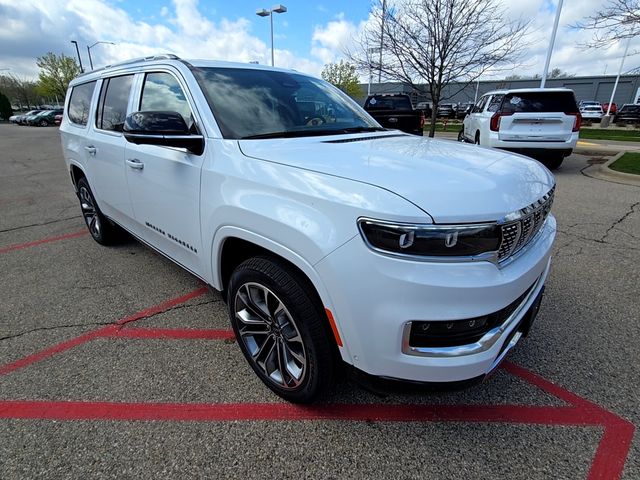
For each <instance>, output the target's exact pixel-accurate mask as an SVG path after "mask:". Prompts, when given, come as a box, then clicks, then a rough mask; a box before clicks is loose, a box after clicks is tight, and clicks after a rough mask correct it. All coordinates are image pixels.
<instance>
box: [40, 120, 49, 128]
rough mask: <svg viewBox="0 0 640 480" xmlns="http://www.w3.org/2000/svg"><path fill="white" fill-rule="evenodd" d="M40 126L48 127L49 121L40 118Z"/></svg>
mask: <svg viewBox="0 0 640 480" xmlns="http://www.w3.org/2000/svg"><path fill="white" fill-rule="evenodd" d="M40 126H41V127H48V126H49V122H48V121H47V120H40Z"/></svg>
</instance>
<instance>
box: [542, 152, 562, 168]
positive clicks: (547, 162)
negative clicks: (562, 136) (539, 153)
mask: <svg viewBox="0 0 640 480" xmlns="http://www.w3.org/2000/svg"><path fill="white" fill-rule="evenodd" d="M563 161H564V155H555V156H553V157H547V158H543V159H541V160H540V162H541V163H542V164H543V165H544V166H545V167H547V168H548V169H549V170H556V169H558V168H560V165H562V162H563Z"/></svg>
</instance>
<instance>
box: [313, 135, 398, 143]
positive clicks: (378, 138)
mask: <svg viewBox="0 0 640 480" xmlns="http://www.w3.org/2000/svg"><path fill="white" fill-rule="evenodd" d="M406 136H407V135H406V134H402V133H399V134H396V135H376V136H375V137H356V138H343V139H340V140H326V141H325V142H322V143H351V142H364V141H368V140H380V139H383V138H393V137H406Z"/></svg>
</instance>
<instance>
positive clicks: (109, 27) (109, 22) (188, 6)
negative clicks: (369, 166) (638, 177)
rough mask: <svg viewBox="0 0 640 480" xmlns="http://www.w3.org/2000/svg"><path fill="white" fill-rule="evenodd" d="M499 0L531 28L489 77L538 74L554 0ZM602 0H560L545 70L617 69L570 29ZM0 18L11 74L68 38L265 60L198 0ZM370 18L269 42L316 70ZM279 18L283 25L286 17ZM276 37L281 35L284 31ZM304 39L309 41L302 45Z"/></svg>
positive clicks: (639, 48) (611, 56)
mask: <svg viewBox="0 0 640 480" xmlns="http://www.w3.org/2000/svg"><path fill="white" fill-rule="evenodd" d="M389 1H390V3H394V1H398V2H400V1H401V0H393V1H392V0H389ZM500 1H501V2H502V4H503V5H504V9H505V10H504V11H505V14H506V15H507V17H508V18H509V19H517V18H524V19H531V22H532V24H531V27H532V33H531V35H530V38H528V40H527V42H526V45H525V47H524V49H523V57H524V58H525V60H524V65H522V66H519V67H518V68H517V70H515V71H514V72H506V73H505V72H504V71H502V72H498V73H496V76H497V77H500V76H504V75H506V74H508V73H518V74H520V75H534V74H536V73H538V74H539V73H541V72H542V68H543V64H544V60H545V55H546V51H547V47H548V42H549V37H550V34H551V28H552V25H553V20H554V15H555V7H556V4H557V0H529V1H527V2H514V1H512V0H500ZM605 2H606V0H581V1H579V2H565V4H564V8H563V12H562V17H561V20H560V28H559V30H558V37H557V39H556V46H555V50H554V53H553V57H552V60H551V67H552V68H553V67H559V68H561V69H562V70H565V71H567V72H570V73H574V74H576V75H593V74H601V73H603V72H604V69H605V68H607V73H609V74H614V73H616V72H617V70H618V67H619V64H620V59H621V56H622V53H623V51H624V47H625V44H624V42H621V43H619V44H616V45H612V46H610V47H608V48H605V49H601V50H597V51H594V50H590V51H584V50H581V49H580V48H579V45H580V44H582V43H585V42H587V41H588V40H589V39H590V38H591V35H592V34H591V32H585V31H581V30H577V29H574V28H572V27H571V25H573V24H574V23H575V22H577V21H579V20H580V19H582V18H584V17H585V16H586V15H589V14H592V13H593V12H595V11H596V10H597V9H598V8H600V7H601V6H602V5H603V4H604V3H605ZM314 8H315V9H317V10H320V11H322V10H325V9H326V6H325V5H323V4H318V5H315V7H314ZM364 15H366V13H365V12H363V16H364ZM0 18H2V22H3V24H2V26H3V28H2V29H0V68H7V67H8V68H10V69H11V72H12V73H14V74H17V75H26V76H30V77H35V76H37V71H38V69H37V67H36V65H35V58H36V57H38V56H41V55H43V54H45V53H46V52H47V51H53V52H55V53H61V52H64V53H66V54H67V55H72V56H75V49H74V47H73V45H72V44H71V43H70V41H71V40H77V41H78V43H79V44H80V45H81V46H83V48H81V54H82V58H83V62H84V63H85V64H87V63H88V59H87V55H86V48H84V45H87V44H88V45H91V44H92V43H94V42H96V41H98V40H104V41H110V42H114V43H116V44H117V45H106V44H102V45H98V46H96V47H95V48H93V49H92V51H91V54H92V57H93V60H94V65H96V66H100V65H105V64H109V63H114V62H117V61H121V60H126V59H129V58H132V57H136V56H144V55H151V54H154V53H160V52H171V53H175V54H177V55H180V56H183V57H185V58H209V59H221V60H233V61H241V62H249V61H256V60H257V61H258V62H260V63H261V64H269V63H270V61H271V53H270V45H269V44H268V43H267V38H265V39H264V40H263V39H261V38H258V37H256V36H255V35H253V34H252V23H251V21H250V20H253V21H254V22H255V21H258V20H256V19H255V18H253V16H250V17H249V18H250V19H247V18H243V17H240V18H236V19H233V20H230V19H228V18H224V17H221V16H220V15H219V14H218V13H216V11H215V10H214V9H212V8H208V7H206V6H204V5H199V4H198V1H197V0H173V3H172V4H171V5H170V6H165V7H162V8H161V9H160V10H159V15H158V18H159V20H157V21H155V20H150V19H148V20H146V21H140V20H136V19H134V18H132V16H131V15H129V14H128V13H127V12H126V11H125V10H124V9H122V8H119V6H118V4H115V5H114V4H113V3H109V2H108V0H64V1H42V0H40V1H38V0H20V1H16V0H0ZM369 18H370V17H369ZM369 18H367V19H365V20H363V21H362V22H354V21H352V20H350V19H349V18H347V17H346V16H345V15H344V14H338V15H336V16H335V17H334V18H333V19H332V20H330V21H329V22H327V23H324V24H316V25H314V26H313V29H312V34H311V37H310V38H308V39H306V38H300V39H298V38H296V39H295V40H296V41H297V42H298V48H301V51H303V52H306V53H304V54H300V53H298V54H294V53H293V52H292V51H290V50H287V49H283V48H276V53H275V56H276V64H277V65H279V66H283V67H289V68H294V69H296V70H298V71H302V72H307V73H311V74H314V75H319V73H320V71H321V69H322V67H323V65H324V64H326V63H329V62H335V61H337V60H339V59H341V58H343V57H344V51H345V50H346V49H352V48H353V47H354V45H355V44H356V42H357V39H358V38H359V37H360V32H361V31H362V29H363V28H364V27H365V25H366V24H367V22H368V21H369ZM282 21H283V24H282V26H283V27H285V24H284V22H286V19H282ZM285 28H286V27H285ZM289 28H291V27H289ZM279 35H280V36H282V35H283V32H280V33H279ZM286 35H287V39H286V40H287V41H291V40H292V39H293V38H292V34H291V31H290V30H288V31H287V33H286ZM279 40H280V41H279V42H276V47H279V46H282V44H283V43H284V39H283V38H280V37H279ZM305 42H308V43H306V46H305ZM279 44H280V45H279ZM636 52H640V36H638V37H637V38H636V39H634V40H633V41H632V44H631V48H630V53H631V54H633V53H636ZM638 66H640V55H638V54H635V55H630V56H629V57H628V58H627V60H626V65H625V69H624V71H627V70H630V69H632V68H634V67H638Z"/></svg>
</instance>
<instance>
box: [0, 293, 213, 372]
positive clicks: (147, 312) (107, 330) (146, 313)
mask: <svg viewBox="0 0 640 480" xmlns="http://www.w3.org/2000/svg"><path fill="white" fill-rule="evenodd" d="M207 291H208V289H207V287H200V288H198V289H196V290H193V291H192V292H189V293H187V294H186V295H182V296H180V297H177V298H173V299H171V300H167V301H165V302H162V303H160V304H158V305H155V306H153V307H149V308H146V309H144V310H141V311H140V312H138V313H135V314H133V315H129V316H127V317H124V318H122V319H120V320H118V321H117V322H115V323H114V324H113V325H108V326H106V327H102V328H99V329H97V330H93V331H91V332H87V333H85V334H83V335H80V336H79V337H75V338H72V339H70V340H66V341H64V342H61V343H58V344H57V345H53V346H52V347H49V348H45V349H44V350H41V351H39V352H36V353H33V354H31V355H29V356H27V357H24V358H21V359H20V360H17V361H15V362H13V363H9V364H7V365H3V366H1V367H0V375H5V374H7V373H11V372H14V371H16V370H19V369H20V368H24V367H26V366H28V365H31V364H33V363H36V362H39V361H40V360H44V359H45V358H48V357H51V356H53V355H56V354H58V353H61V352H64V351H66V350H69V349H70V348H73V347H77V346H78V345H82V344H83V343H87V342H89V341H91V340H93V339H96V338H99V337H108V336H111V335H112V334H113V333H115V332H117V331H118V328H121V326H122V325H124V324H125V323H129V322H135V321H136V320H141V319H143V318H147V317H150V316H151V315H156V314H158V313H162V312H164V311H166V310H169V309H170V308H172V307H175V306H176V305H180V304H181V303H184V302H187V301H189V300H191V299H193V298H196V297H199V296H200V295H203V294H205V293H206V292H207Z"/></svg>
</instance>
